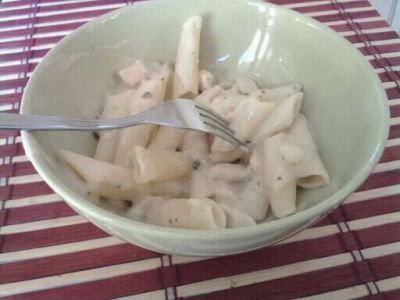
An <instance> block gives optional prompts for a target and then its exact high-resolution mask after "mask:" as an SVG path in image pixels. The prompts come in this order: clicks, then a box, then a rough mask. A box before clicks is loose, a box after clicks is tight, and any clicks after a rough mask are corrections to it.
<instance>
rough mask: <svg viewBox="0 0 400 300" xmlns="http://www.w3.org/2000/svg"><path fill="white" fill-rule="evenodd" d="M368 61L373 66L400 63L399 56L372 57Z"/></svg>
mask: <svg viewBox="0 0 400 300" xmlns="http://www.w3.org/2000/svg"><path fill="white" fill-rule="evenodd" d="M370 62H371V64H372V65H373V67H374V68H383V67H386V66H398V65H400V57H390V58H382V59H373V60H371V61H370Z"/></svg>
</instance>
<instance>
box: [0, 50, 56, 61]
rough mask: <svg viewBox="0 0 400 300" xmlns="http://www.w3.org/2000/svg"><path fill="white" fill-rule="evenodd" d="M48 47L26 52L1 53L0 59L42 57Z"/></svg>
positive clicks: (15, 59)
mask: <svg viewBox="0 0 400 300" xmlns="http://www.w3.org/2000/svg"><path fill="white" fill-rule="evenodd" d="M49 50H50V49H43V50H31V51H27V52H18V53H10V54H1V55H0V61H21V62H22V60H24V59H31V58H43V57H44V56H45V55H46V53H47V52H48V51H49Z"/></svg>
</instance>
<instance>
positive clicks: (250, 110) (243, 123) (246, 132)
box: [211, 97, 275, 152]
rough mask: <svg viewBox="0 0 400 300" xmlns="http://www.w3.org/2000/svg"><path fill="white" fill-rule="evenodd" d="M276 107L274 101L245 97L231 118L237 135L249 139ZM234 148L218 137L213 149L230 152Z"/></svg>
mask: <svg viewBox="0 0 400 300" xmlns="http://www.w3.org/2000/svg"><path fill="white" fill-rule="evenodd" d="M274 107H275V104H273V103H269V102H264V103H263V102H259V101H257V100H256V99H255V98H253V97H248V98H245V99H243V100H242V101H241V102H240V104H239V105H238V106H237V108H236V110H235V111H234V113H233V116H232V118H231V127H232V129H233V130H234V131H235V134H236V136H237V137H238V138H239V139H241V140H242V141H247V140H249V139H250V137H251V135H252V134H253V133H254V132H255V130H257V129H258V127H259V126H260V124H261V123H262V122H263V120H265V119H267V118H268V117H269V115H270V113H271V111H272V110H273V109H274ZM234 148H235V147H234V146H233V145H232V144H229V143H228V142H226V141H225V140H223V139H221V138H218V137H216V138H215V139H214V142H213V145H212V147H211V151H213V152H215V151H219V152H229V151H232V150H233V149H234Z"/></svg>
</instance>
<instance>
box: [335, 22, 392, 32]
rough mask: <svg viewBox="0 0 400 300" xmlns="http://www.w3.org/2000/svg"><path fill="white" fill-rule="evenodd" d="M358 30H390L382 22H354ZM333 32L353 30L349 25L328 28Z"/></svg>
mask: <svg viewBox="0 0 400 300" xmlns="http://www.w3.org/2000/svg"><path fill="white" fill-rule="evenodd" d="M354 23H355V24H356V25H357V27H358V28H360V29H361V30H365V29H375V28H382V27H388V29H391V27H390V25H389V24H388V23H387V22H386V21H384V20H382V21H372V22H354ZM330 27H331V28H332V29H333V30H335V31H337V32H342V31H353V28H352V27H351V26H350V25H349V24H347V23H346V24H339V25H332V26H330Z"/></svg>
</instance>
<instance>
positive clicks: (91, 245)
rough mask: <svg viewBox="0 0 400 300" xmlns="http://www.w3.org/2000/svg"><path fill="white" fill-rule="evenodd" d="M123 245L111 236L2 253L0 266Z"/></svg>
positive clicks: (122, 242)
mask: <svg viewBox="0 0 400 300" xmlns="http://www.w3.org/2000/svg"><path fill="white" fill-rule="evenodd" d="M121 244H125V242H124V241H122V240H120V239H119V238H117V237H114V236H110V237H105V238H100V239H93V240H88V241H82V242H75V243H67V244H62V245H55V246H48V247H41V248H34V249H28V250H21V251H14V252H4V253H0V264H3V263H10V262H17V261H23V260H30V259H36V258H42V257H49V256H54V255H61V254H67V253H74V252H80V251H85V250H92V249H97V248H102V247H109V246H115V245H121Z"/></svg>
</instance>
